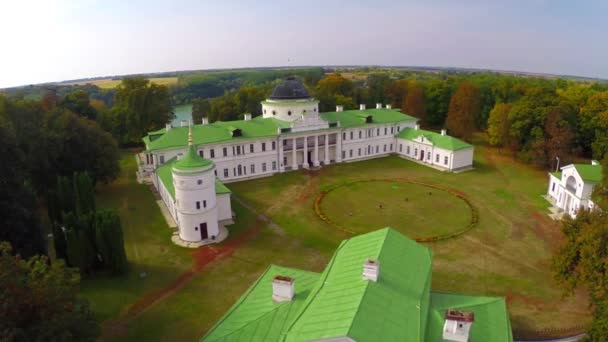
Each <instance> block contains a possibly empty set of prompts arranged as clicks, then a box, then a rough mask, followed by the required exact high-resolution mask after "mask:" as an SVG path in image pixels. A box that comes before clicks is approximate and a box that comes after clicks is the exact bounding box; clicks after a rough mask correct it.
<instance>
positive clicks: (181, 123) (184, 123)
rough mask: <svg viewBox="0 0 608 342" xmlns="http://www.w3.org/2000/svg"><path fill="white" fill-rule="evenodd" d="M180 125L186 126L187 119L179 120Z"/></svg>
mask: <svg viewBox="0 0 608 342" xmlns="http://www.w3.org/2000/svg"><path fill="white" fill-rule="evenodd" d="M180 126H181V127H188V120H182V121H180Z"/></svg>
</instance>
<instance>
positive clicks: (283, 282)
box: [272, 275, 296, 303]
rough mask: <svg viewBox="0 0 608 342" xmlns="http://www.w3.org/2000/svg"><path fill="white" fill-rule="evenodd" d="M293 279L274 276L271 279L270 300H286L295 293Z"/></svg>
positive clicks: (291, 297)
mask: <svg viewBox="0 0 608 342" xmlns="http://www.w3.org/2000/svg"><path fill="white" fill-rule="evenodd" d="M295 281H296V280H295V279H294V278H290V277H285V276H280V275H278V276H275V277H274V278H273V279H272V300H273V301H275V302H279V303H280V302H287V301H290V300H292V299H293V296H294V295H295V284H294V283H295Z"/></svg>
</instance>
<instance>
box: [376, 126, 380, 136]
mask: <svg viewBox="0 0 608 342" xmlns="http://www.w3.org/2000/svg"><path fill="white" fill-rule="evenodd" d="M376 136H380V128H376Z"/></svg>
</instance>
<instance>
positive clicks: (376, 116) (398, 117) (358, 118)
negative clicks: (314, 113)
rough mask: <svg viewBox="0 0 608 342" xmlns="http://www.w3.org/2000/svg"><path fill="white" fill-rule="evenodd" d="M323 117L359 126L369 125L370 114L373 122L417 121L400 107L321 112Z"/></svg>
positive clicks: (343, 125) (327, 119) (348, 125)
mask: <svg viewBox="0 0 608 342" xmlns="http://www.w3.org/2000/svg"><path fill="white" fill-rule="evenodd" d="M320 114H321V118H323V120H325V121H328V122H331V123H333V122H338V121H339V122H340V127H347V128H348V127H357V126H364V125H369V124H368V123H366V118H367V117H368V116H371V117H372V123H380V124H383V123H397V122H402V121H416V120H418V119H416V118H415V117H413V116H409V115H406V114H403V113H401V112H400V111H399V109H385V108H381V109H366V110H345V111H343V112H325V113H320Z"/></svg>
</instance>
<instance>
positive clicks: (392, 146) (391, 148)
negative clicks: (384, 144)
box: [391, 144, 393, 152]
mask: <svg viewBox="0 0 608 342" xmlns="http://www.w3.org/2000/svg"><path fill="white" fill-rule="evenodd" d="M391 152H393V144H391Z"/></svg>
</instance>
